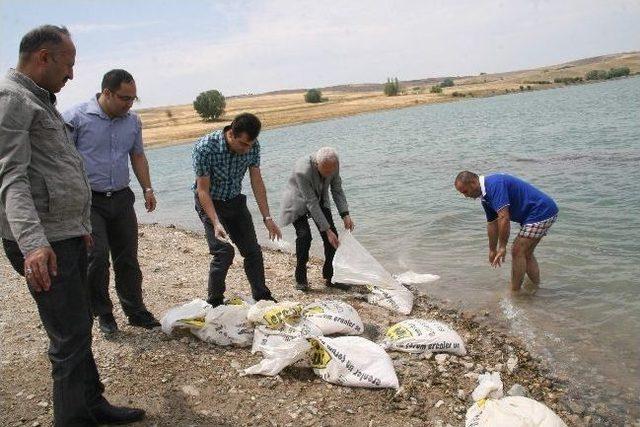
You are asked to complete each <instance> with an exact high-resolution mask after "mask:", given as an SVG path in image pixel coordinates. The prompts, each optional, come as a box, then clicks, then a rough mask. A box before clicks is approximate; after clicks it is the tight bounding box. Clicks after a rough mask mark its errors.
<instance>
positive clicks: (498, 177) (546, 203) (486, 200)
mask: <svg viewBox="0 0 640 427" xmlns="http://www.w3.org/2000/svg"><path fill="white" fill-rule="evenodd" d="M455 187H456V189H457V190H458V191H459V192H460V193H462V194H464V195H465V196H466V197H471V198H474V199H477V198H478V197H480V198H481V199H480V201H481V202H482V207H483V208H484V210H485V214H486V216H487V234H488V236H489V263H491V265H492V266H493V267H500V265H501V264H502V263H503V262H504V259H505V257H506V254H507V243H508V241H509V231H510V221H515V222H518V223H520V231H519V233H518V236H517V237H516V239H515V240H514V242H513V246H512V248H511V258H512V260H511V290H512V291H519V290H520V287H521V286H522V281H523V280H524V275H525V273H526V274H527V276H529V279H531V282H532V283H533V284H534V285H535V286H536V287H537V286H538V285H539V284H540V269H539V267H538V260H536V257H535V255H534V254H533V251H534V250H535V249H536V246H537V245H538V243H540V240H542V238H543V237H544V236H546V235H547V232H548V231H549V228H551V226H552V225H553V223H554V222H555V221H556V219H557V218H558V206H557V205H556V203H555V202H554V201H553V199H552V198H551V197H549V196H547V195H546V194H545V193H543V192H542V191H540V190H538V189H537V188H536V187H534V186H533V185H531V184H529V183H528V182H525V181H523V180H522V179H520V178H518V177H515V176H511V175H507V174H504V173H497V174H493V175H487V176H479V175H477V174H475V173H473V172H469V171H463V172H460V173H459V174H458V176H457V177H456V181H455Z"/></svg>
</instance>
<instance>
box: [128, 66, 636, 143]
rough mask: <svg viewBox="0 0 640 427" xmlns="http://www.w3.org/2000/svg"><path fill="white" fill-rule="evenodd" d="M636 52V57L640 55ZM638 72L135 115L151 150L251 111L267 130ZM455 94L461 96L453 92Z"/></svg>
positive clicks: (254, 100) (251, 101) (271, 98)
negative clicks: (208, 114) (211, 115)
mask: <svg viewBox="0 0 640 427" xmlns="http://www.w3.org/2000/svg"><path fill="white" fill-rule="evenodd" d="M638 56H639V57H640V55H638ZM638 75H639V74H637V73H636V74H633V75H629V76H625V77H618V78H614V79H609V80H597V81H583V82H576V83H570V84H569V83H553V82H550V83H548V84H537V83H533V82H531V83H529V84H527V83H522V82H521V81H520V80H514V79H512V80H494V81H492V82H490V83H478V82H476V81H474V80H473V79H472V78H465V79H459V80H461V82H457V83H456V86H453V87H447V88H444V90H443V93H441V94H432V93H428V92H427V90H428V88H427V87H421V88H420V90H419V91H410V93H404V94H400V95H398V96H390V97H387V96H385V95H383V94H381V93H379V92H346V91H342V92H331V91H327V92H325V93H324V94H325V95H326V96H327V97H328V98H329V100H328V101H326V102H323V103H319V104H306V103H305V102H304V101H303V94H304V93H303V92H302V91H301V92H293V93H289V92H288V93H285V94H264V95H255V96H247V97H237V98H230V99H229V100H228V102H227V109H226V112H225V116H224V117H223V118H221V119H219V120H216V121H213V122H205V121H202V120H201V119H200V117H199V116H198V115H197V114H196V113H195V111H194V110H193V108H192V106H191V105H178V106H167V107H156V108H149V109H142V110H139V111H137V113H138V114H139V115H140V117H141V120H142V123H143V141H144V146H145V147H146V148H148V149H155V148H162V147H169V146H175V145H182V144H188V143H192V142H194V141H196V140H197V139H198V138H200V137H202V136H203V135H206V134H207V133H210V132H212V131H214V130H216V129H221V128H222V127H224V125H226V124H228V123H230V121H231V119H232V118H233V117H234V116H235V115H237V114H239V113H241V112H252V113H254V114H256V115H258V117H260V119H261V120H262V122H263V129H264V130H271V129H278V128H282V127H286V126H295V125H301V124H307V123H316V122H322V121H326V120H332V119H337V118H342V117H351V116H357V115H360V114H367V113H375V112H382V111H389V110H399V109H403V108H410V107H418V106H424V105H434V104H442V103H449V102H457V101H463V100H468V99H477V98H489V97H494V96H502V95H513V94H516V93H527V92H534V91H538V90H551V89H561V88H565V87H570V86H581V85H586V84H597V83H604V82H607V81H615V80H620V79H626V78H635V77H638ZM500 79H502V77H501V78H500ZM525 81H526V80H525ZM455 94H460V95H459V96H456V95H455Z"/></svg>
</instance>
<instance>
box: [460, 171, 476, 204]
mask: <svg viewBox="0 0 640 427" xmlns="http://www.w3.org/2000/svg"><path fill="white" fill-rule="evenodd" d="M454 186H455V187H456V190H458V191H459V192H460V193H462V194H464V195H465V197H471V198H474V199H477V198H478V197H480V196H482V189H481V188H480V178H479V177H478V174H476V173H473V172H469V171H462V172H460V173H459V174H458V176H456V180H455V181H454Z"/></svg>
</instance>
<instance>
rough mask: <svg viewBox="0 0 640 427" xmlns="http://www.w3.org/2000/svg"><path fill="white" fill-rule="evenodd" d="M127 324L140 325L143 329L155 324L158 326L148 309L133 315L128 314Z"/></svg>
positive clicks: (158, 323) (150, 327)
mask: <svg viewBox="0 0 640 427" xmlns="http://www.w3.org/2000/svg"><path fill="white" fill-rule="evenodd" d="M129 324H130V325H131V326H140V327H142V328H145V329H153V328H155V327H156V326H160V322H158V319H156V318H155V317H153V314H151V313H149V312H148V311H142V312H140V313H136V314H134V315H133V316H129Z"/></svg>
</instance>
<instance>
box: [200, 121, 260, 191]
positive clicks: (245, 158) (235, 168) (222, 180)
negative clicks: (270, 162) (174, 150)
mask: <svg viewBox="0 0 640 427" xmlns="http://www.w3.org/2000/svg"><path fill="white" fill-rule="evenodd" d="M227 129H229V127H228V126H227V127H225V128H224V129H223V130H217V131H215V132H211V133H210V134H208V135H206V136H204V137H202V138H200V140H199V141H198V142H197V143H196V145H195V146H194V147H193V152H192V154H191V160H192V164H193V171H194V172H195V174H196V177H201V176H208V177H209V178H210V179H211V198H212V199H213V200H229V199H232V198H234V197H236V196H237V195H239V194H240V191H241V190H242V179H243V178H244V175H245V173H246V172H247V168H249V167H253V166H255V167H259V166H260V143H259V142H258V141H256V142H255V143H254V144H253V147H251V150H249V152H248V153H246V154H236V153H234V152H233V151H231V150H230V149H229V146H228V145H227V140H226V139H225V137H224V132H225V131H226V130H227ZM195 188H196V185H195V184H194V185H193V189H194V190H195Z"/></svg>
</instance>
